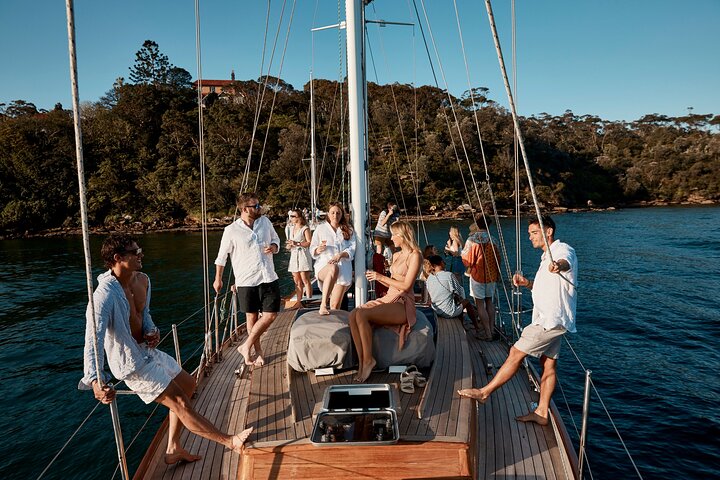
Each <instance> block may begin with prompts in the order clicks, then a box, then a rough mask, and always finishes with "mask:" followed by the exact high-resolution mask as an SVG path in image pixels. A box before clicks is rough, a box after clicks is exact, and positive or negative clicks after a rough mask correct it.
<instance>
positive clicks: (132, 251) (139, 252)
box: [120, 247, 142, 255]
mask: <svg viewBox="0 0 720 480" xmlns="http://www.w3.org/2000/svg"><path fill="white" fill-rule="evenodd" d="M120 253H122V254H123V255H125V254H128V253H129V254H131V255H142V248H140V247H138V248H131V249H129V250H123V251H122V252H120Z"/></svg>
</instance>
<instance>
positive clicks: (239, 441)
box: [230, 427, 253, 453]
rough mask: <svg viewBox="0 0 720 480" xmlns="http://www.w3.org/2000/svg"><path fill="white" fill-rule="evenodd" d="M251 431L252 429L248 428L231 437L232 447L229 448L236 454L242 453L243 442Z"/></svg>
mask: <svg viewBox="0 0 720 480" xmlns="http://www.w3.org/2000/svg"><path fill="white" fill-rule="evenodd" d="M252 431H253V427H249V428H246V429H245V430H243V431H242V432H240V433H238V434H237V435H235V436H233V438H232V447H230V449H231V450H233V451H234V452H236V453H242V448H243V445H245V442H246V441H247V439H248V437H249V436H250V434H251V433H252Z"/></svg>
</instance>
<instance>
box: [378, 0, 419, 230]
mask: <svg viewBox="0 0 720 480" xmlns="http://www.w3.org/2000/svg"><path fill="white" fill-rule="evenodd" d="M372 7H373V12H374V13H375V14H376V20H377V21H380V20H379V19H377V11H376V10H375V4H372ZM381 26H382V24H381V23H377V30H378V32H377V35H378V41H379V43H380V51H381V53H382V58H383V62H384V64H385V70H386V71H390V68H389V66H388V60H387V53H386V51H385V42H384V41H383V35H382V33H381V30H380V29H381ZM366 32H367V28H366ZM413 33H414V28H413ZM373 63H374V61H373ZM390 95H391V96H392V100H393V107H394V108H395V114H396V115H397V120H398V130H399V131H400V139H401V140H402V146H403V151H404V153H405V158H406V160H407V163H408V165H411V164H412V161H411V159H410V152H409V150H408V146H407V140H406V138H405V130H404V128H403V120H402V115H401V114H400V107H399V106H398V100H397V95H396V94H395V86H394V84H392V83H391V84H390ZM414 123H415V124H417V117H415V122H414ZM409 173H410V181H411V183H412V188H413V193H414V195H415V207H416V209H417V217H418V222H419V223H420V225H421V226H422V230H423V233H424V236H425V243H426V244H427V243H428V236H427V230H426V229H425V222H424V221H423V220H422V208H421V207H420V192H419V191H418V182H419V177H420V172H419V169H418V163H417V158H416V159H415V172H414V173H413V171H412V170H410V171H409ZM418 230H419V229H418ZM419 234H420V232H419V231H418V236H419Z"/></svg>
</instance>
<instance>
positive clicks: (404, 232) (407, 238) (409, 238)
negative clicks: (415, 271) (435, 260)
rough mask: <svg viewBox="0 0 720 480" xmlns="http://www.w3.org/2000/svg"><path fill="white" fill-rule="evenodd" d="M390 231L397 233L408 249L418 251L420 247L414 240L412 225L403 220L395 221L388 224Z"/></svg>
mask: <svg viewBox="0 0 720 480" xmlns="http://www.w3.org/2000/svg"><path fill="white" fill-rule="evenodd" d="M390 231H391V232H392V233H395V234H397V235H399V236H400V238H402V239H403V242H404V243H405V244H407V245H409V246H410V250H415V251H416V252H420V247H419V246H418V244H417V242H416V241H415V230H413V227H412V225H410V224H409V223H407V222H405V221H399V222H395V223H393V224H392V225H390Z"/></svg>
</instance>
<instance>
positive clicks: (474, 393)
mask: <svg viewBox="0 0 720 480" xmlns="http://www.w3.org/2000/svg"><path fill="white" fill-rule="evenodd" d="M457 393H458V395H460V396H461V397H467V398H472V399H473V400H477V401H478V403H480V404H483V403H485V402H487V399H488V398H490V395H486V394H484V393H482V390H480V389H479V388H464V389H462V390H458V391H457Z"/></svg>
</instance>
